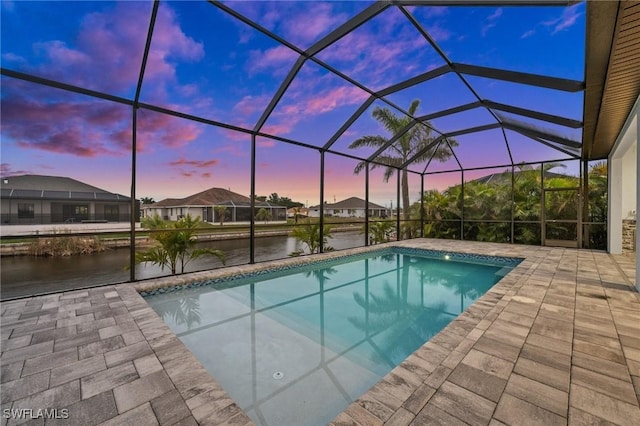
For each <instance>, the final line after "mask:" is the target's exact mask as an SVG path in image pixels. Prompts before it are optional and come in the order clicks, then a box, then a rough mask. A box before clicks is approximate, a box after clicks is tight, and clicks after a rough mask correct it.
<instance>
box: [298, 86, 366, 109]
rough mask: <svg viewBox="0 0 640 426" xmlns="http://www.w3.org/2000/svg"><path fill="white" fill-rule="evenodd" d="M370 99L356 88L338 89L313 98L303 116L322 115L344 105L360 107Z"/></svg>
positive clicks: (306, 106)
mask: <svg viewBox="0 0 640 426" xmlns="http://www.w3.org/2000/svg"><path fill="white" fill-rule="evenodd" d="M368 97H369V95H368V93H366V92H364V91H363V90H361V89H360V88H358V87H355V86H341V87H336V88H334V89H330V90H328V91H326V92H324V93H321V94H319V95H318V96H313V97H311V98H310V99H309V100H308V101H307V103H306V105H305V108H304V111H303V114H321V113H325V112H329V111H332V110H334V109H336V108H338V107H341V106H344V105H359V104H361V103H362V102H364V101H365V100H366V99H367V98H368Z"/></svg>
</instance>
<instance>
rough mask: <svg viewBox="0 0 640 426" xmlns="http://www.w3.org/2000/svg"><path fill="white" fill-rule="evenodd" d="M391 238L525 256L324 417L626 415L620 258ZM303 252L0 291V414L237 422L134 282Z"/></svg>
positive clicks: (633, 325)
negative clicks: (10, 295) (47, 288)
mask: <svg viewBox="0 0 640 426" xmlns="http://www.w3.org/2000/svg"><path fill="white" fill-rule="evenodd" d="M392 244H397V245H402V246H411V247H418V248H430V249H439V250H450V251H457V252H466V253H480V254H489V255H506V256H517V257H523V258H524V259H525V260H524V261H523V262H522V263H521V264H520V265H519V266H518V267H516V268H515V269H514V270H513V271H512V272H511V273H510V274H508V275H507V276H506V277H505V278H504V279H502V280H501V281H500V282H499V283H498V284H496V285H495V286H494V287H493V288H492V289H491V290H490V291H489V292H487V293H486V294H485V295H484V296H483V297H482V298H480V299H478V300H477V301H476V303H474V304H473V305H472V306H471V307H469V308H468V309H467V310H466V311H465V312H464V313H463V314H462V315H460V316H459V317H458V318H457V319H455V320H454V321H452V322H451V323H450V324H449V325H448V326H447V327H446V328H445V329H444V330H442V331H441V332H440V333H439V334H438V335H436V336H435V337H434V338H433V339H432V340H431V341H429V342H428V343H426V344H425V345H423V346H422V347H421V348H420V349H418V350H417V351H416V352H415V353H414V354H412V355H411V356H410V357H409V358H408V359H407V360H405V361H404V362H403V363H402V364H400V365H399V366H398V367H396V368H395V369H394V370H393V371H391V372H390V373H389V374H388V375H387V376H386V377H385V378H384V379H383V380H381V381H380V382H379V383H378V384H376V385H375V386H374V387H373V388H372V389H370V390H369V391H368V392H367V393H366V394H364V395H363V396H361V397H360V398H359V399H358V400H357V401H355V402H354V403H352V404H351V405H350V406H349V407H348V408H347V409H346V410H345V411H344V412H343V413H341V414H339V415H338V416H337V417H336V418H335V419H334V421H333V422H332V424H334V425H347V424H361V425H382V424H387V425H408V424H415V425H424V424H446V425H456V424H472V425H476V424H477V425H487V424H491V425H501V424H527V425H534V424H541V425H554V424H572V425H574V424H575V425H579V424H619V425H632V424H635V425H637V424H639V423H640V407H639V400H640V297H639V294H638V293H637V292H636V291H635V290H634V288H633V285H632V282H633V280H634V279H635V270H634V268H633V259H632V258H630V257H626V256H622V255H621V256H612V255H609V254H607V253H603V252H592V251H588V250H574V249H564V248H549V247H533V246H519V245H506V244H492V243H477V242H460V241H447V240H426V239H418V240H410V241H403V242H399V243H392ZM374 248H379V246H377V247H370V248H367V249H364V250H368V249H374ZM361 250H363V249H354V250H347V251H341V252H334V253H328V254H326V255H321V256H324V257H332V256H341V255H344V254H348V253H351V252H355V251H361ZM314 259H317V257H315V258H314ZM310 260H312V259H309V258H297V259H285V260H282V261H277V262H269V263H265V264H260V265H250V266H244V267H233V268H227V269H224V270H216V271H208V272H202V273H196V274H189V275H183V276H180V277H168V278H162V279H157V280H151V281H145V282H139V283H135V284H121V285H115V286H106V287H99V288H91V289H86V290H77V291H71V292H65V293H56V294H51V295H46V296H40V297H32V298H26V299H20V300H14V301H7V302H3V303H1V310H2V316H1V320H2V322H1V328H2V341H1V350H2V354H1V355H0V365H1V391H2V392H1V400H0V402H1V408H2V410H3V411H2V412H3V416H2V424H3V425H5V424H9V425H13V424H20V423H25V424H47V425H48V424H77V425H83V426H84V425H97V424H105V425H130V424H136V425H137V426H142V425H147V424H149V425H151V424H154V425H155V424H161V425H165V424H166V425H173V424H176V425H195V424H215V425H222V424H224V425H244V424H251V420H250V419H249V417H247V416H246V415H245V414H244V413H243V412H242V410H241V409H240V408H239V407H238V406H237V405H236V404H235V403H234V402H233V401H232V400H231V398H229V396H227V395H226V393H225V392H224V391H223V390H222V388H221V387H220V386H219V385H218V384H217V383H216V382H215V380H214V379H213V378H212V377H211V376H210V375H209V374H208V373H207V372H206V370H204V368H203V367H202V366H201V365H200V363H199V362H198V361H197V360H196V359H195V358H194V357H193V355H192V354H191V353H190V352H189V351H188V350H187V349H186V347H185V346H184V345H183V344H182V343H181V342H180V340H178V338H177V337H176V336H175V335H174V334H173V332H172V331H171V330H170V329H169V328H168V326H167V325H165V324H164V322H163V321H162V320H161V319H160V317H158V315H157V314H156V313H155V312H154V311H153V310H152V309H151V307H149V305H148V304H147V303H146V302H145V300H144V299H143V298H142V297H141V296H140V295H139V294H138V291H141V290H144V289H150V288H156V287H161V286H167V285H175V284H176V283H179V282H188V281H193V280H201V279H204V278H212V277H218V276H223V275H233V274H235V273H238V272H239V271H243V272H247V271H249V270H257V269H263V268H266V267H268V266H269V265H280V264H291V263H300V262H307V261H310ZM45 408H47V409H57V410H58V412H57V414H59V417H63V416H62V415H60V414H61V413H63V412H62V411H61V410H62V409H67V410H68V411H66V413H68V418H67V419H62V418H60V419H47V420H46V421H45V419H44V418H42V417H40V418H37V419H32V420H29V421H28V422H27V421H26V420H25V419H22V420H19V419H15V418H12V419H7V418H6V417H8V416H7V415H6V414H10V413H11V411H5V410H20V409H32V410H34V411H32V412H31V414H32V415H33V416H34V417H35V416H37V414H38V412H37V411H36V410H37V409H45ZM14 412H19V411H14Z"/></svg>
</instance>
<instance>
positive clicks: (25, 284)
mask: <svg viewBox="0 0 640 426" xmlns="http://www.w3.org/2000/svg"><path fill="white" fill-rule="evenodd" d="M329 245H330V246H332V247H333V248H335V249H336V250H342V249H347V248H351V247H360V246H363V245H364V235H363V234H362V233H361V232H335V233H333V238H332V239H330V240H329ZM202 246H203V247H211V248H215V249H218V250H222V251H223V252H224V253H225V254H226V266H233V265H242V264H247V263H249V239H248V238H243V239H235V240H221V241H212V242H206V243H202ZM298 249H302V244H301V243H300V242H298V241H297V240H296V239H295V238H293V237H288V236H284V235H283V236H271V237H260V238H256V245H255V250H256V253H255V260H256V262H264V261H267V260H275V259H283V258H286V257H288V255H289V253H291V252H293V251H295V250H298ZM0 262H1V264H0V269H1V272H0V277H1V285H0V296H1V298H2V300H5V299H11V298H15V297H22V296H29V295H35V294H43V293H50V292H57V291H66V290H72V289H76V288H83V287H89V286H95V285H100V284H114V283H122V282H126V281H129V275H130V273H129V271H128V270H127V269H126V267H127V265H128V264H129V248H128V247H127V248H120V249H112V250H107V251H105V252H102V253H94V254H89V255H79V256H66V257H55V258H52V257H35V256H6V257H2V258H1V260H0ZM222 266H223V265H222V263H221V262H220V261H219V260H218V259H217V258H215V257H213V256H204V257H201V258H199V259H196V260H193V261H192V262H190V263H189V264H188V265H187V266H186V268H185V270H186V272H195V271H202V270H206V269H214V268H220V267H222ZM135 274H136V279H146V278H154V277H162V276H166V275H170V271H169V270H167V269H166V268H165V270H164V271H162V270H161V268H160V267H159V266H156V265H151V264H140V265H136V269H135Z"/></svg>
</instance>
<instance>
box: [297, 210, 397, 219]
mask: <svg viewBox="0 0 640 426" xmlns="http://www.w3.org/2000/svg"><path fill="white" fill-rule="evenodd" d="M324 215H325V217H326V216H332V217H351V218H357V219H364V218H365V209H363V208H359V209H333V208H325V209H324ZM386 215H387V210H386V209H371V210H369V216H370V217H385V216H386ZM309 217H320V208H317V209H316V208H310V209H309Z"/></svg>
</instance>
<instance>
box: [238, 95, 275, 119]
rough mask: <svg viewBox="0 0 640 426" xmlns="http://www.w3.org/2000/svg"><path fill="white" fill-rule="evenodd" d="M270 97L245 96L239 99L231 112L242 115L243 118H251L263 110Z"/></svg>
mask: <svg viewBox="0 0 640 426" xmlns="http://www.w3.org/2000/svg"><path fill="white" fill-rule="evenodd" d="M270 99H271V97H270V96H267V95H262V96H251V95H247V96H245V97H243V98H242V99H240V101H238V102H237V103H236V104H235V105H234V106H233V112H236V113H239V114H242V115H244V116H251V115H253V114H255V113H257V112H262V111H264V110H265V108H266V107H267V105H268V104H269V101H270Z"/></svg>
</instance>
